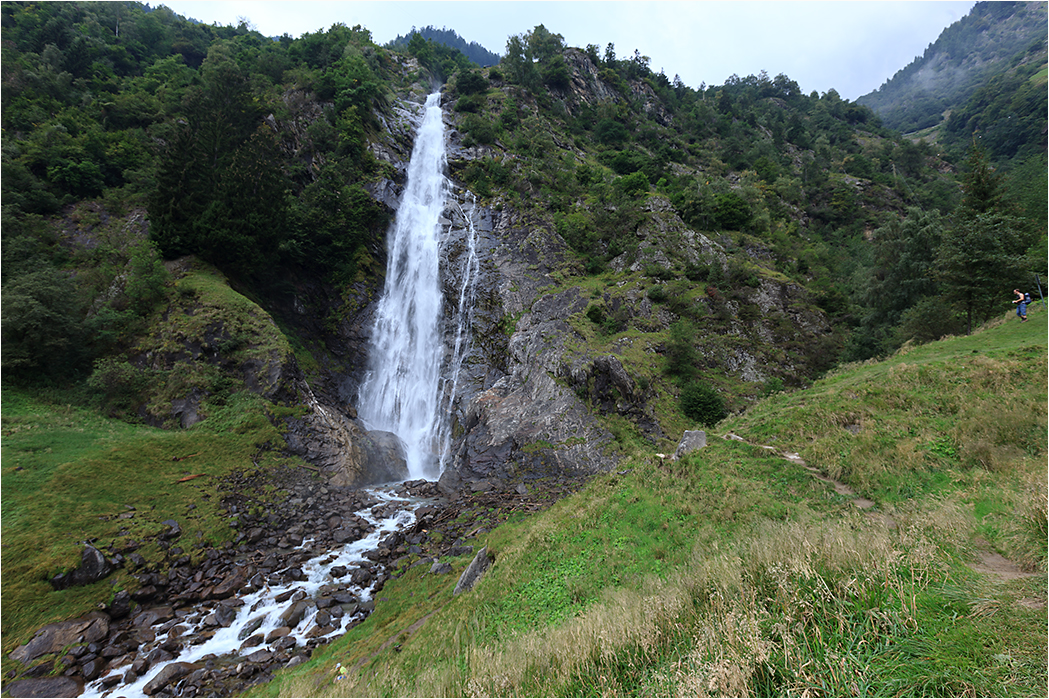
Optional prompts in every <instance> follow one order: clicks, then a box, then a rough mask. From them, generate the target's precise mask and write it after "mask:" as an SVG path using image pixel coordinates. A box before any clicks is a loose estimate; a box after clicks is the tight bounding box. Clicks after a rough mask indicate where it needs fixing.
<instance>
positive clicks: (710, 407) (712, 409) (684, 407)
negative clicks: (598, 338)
mask: <svg viewBox="0 0 1049 699" xmlns="http://www.w3.org/2000/svg"><path fill="white" fill-rule="evenodd" d="M681 412H683V413H684V414H685V416H686V417H688V418H690V419H692V420H695V421H696V422H698V423H700V424H701V425H704V426H705V427H711V426H713V425H716V424H717V423H718V422H720V421H721V420H723V419H725V417H726V416H727V415H728V412H727V411H726V410H725V402H724V401H723V400H721V396H719V395H718V394H717V392H716V391H714V389H712V388H711V387H710V386H708V385H706V384H705V383H701V382H699V381H691V382H689V383H688V384H686V386H685V388H684V389H683V390H682V391H681Z"/></svg>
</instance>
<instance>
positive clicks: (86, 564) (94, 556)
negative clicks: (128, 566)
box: [51, 544, 113, 590]
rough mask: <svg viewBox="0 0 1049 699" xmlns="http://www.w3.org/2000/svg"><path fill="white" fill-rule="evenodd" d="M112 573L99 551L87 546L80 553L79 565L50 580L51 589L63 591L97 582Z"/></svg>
mask: <svg viewBox="0 0 1049 699" xmlns="http://www.w3.org/2000/svg"><path fill="white" fill-rule="evenodd" d="M112 572H113V564H112V563H110V562H109V561H108V560H107V559H106V557H105V556H104V555H103V554H102V552H101V551H99V550H98V549H96V548H95V547H94V546H91V545H90V544H88V545H87V546H85V547H84V550H83V551H81V552H80V565H79V566H78V567H77V568H75V569H73V570H71V571H69V572H68V573H62V574H61V575H56V576H55V577H53V578H51V587H53V588H55V589H56V590H64V589H66V588H67V587H78V586H81V585H90V584H91V583H94V582H98V581H99V580H101V579H102V578H104V577H106V576H107V575H109V574H110V573H112Z"/></svg>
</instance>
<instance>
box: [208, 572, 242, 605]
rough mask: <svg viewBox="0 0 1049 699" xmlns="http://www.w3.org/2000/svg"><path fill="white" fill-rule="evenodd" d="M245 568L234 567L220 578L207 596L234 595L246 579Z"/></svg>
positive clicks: (220, 597) (223, 596)
mask: <svg viewBox="0 0 1049 699" xmlns="http://www.w3.org/2000/svg"><path fill="white" fill-rule="evenodd" d="M247 573H248V571H247V569H246V568H243V567H238V568H236V569H235V570H234V571H233V572H232V573H230V574H229V575H227V576H226V577H224V578H223V579H222V582H220V583H219V584H218V585H216V586H215V587H214V588H213V589H212V591H211V595H210V596H209V597H210V598H211V599H226V598H228V597H231V596H232V595H234V594H235V593H236V592H237V591H238V590H239V589H240V588H242V587H244V583H245V581H246V580H247Z"/></svg>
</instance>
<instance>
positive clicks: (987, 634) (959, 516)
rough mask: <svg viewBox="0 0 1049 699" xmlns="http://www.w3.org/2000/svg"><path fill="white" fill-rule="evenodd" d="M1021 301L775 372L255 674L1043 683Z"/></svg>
mask: <svg viewBox="0 0 1049 699" xmlns="http://www.w3.org/2000/svg"><path fill="white" fill-rule="evenodd" d="M1030 319H1031V320H1030V322H1028V323H1026V324H1023V325H1021V324H1020V322H1019V321H1018V320H1017V319H1016V318H1015V316H1011V315H1010V316H1008V317H1007V318H1002V319H999V320H997V321H993V322H992V323H990V324H989V325H988V326H987V327H985V328H984V329H982V330H981V331H980V332H979V333H976V334H974V335H972V336H971V337H959V338H952V339H948V340H945V341H942V342H938V343H934V344H930V345H926V346H922V347H917V348H913V349H907V350H905V351H903V352H901V353H899V354H897V355H895V356H893V357H892V358H890V359H888V360H887V361H884V362H878V363H865V364H859V365H853V366H848V367H845V368H843V369H841V370H839V371H837V372H835V373H834V374H833V375H831V376H828V377H827V378H825V379H824V380H821V381H819V382H817V383H816V384H815V385H814V386H813V387H812V388H811V389H808V390H805V391H798V392H796V393H790V394H777V395H775V396H773V397H771V398H769V399H767V400H765V401H763V402H761V403H759V404H758V405H756V406H754V407H753V408H752V409H750V410H749V411H748V412H747V413H746V414H744V415H742V416H737V417H733V418H730V419H728V420H726V421H724V422H722V423H720V424H719V425H718V426H717V429H716V430H715V431H714V432H712V434H711V435H710V439H709V444H708V446H707V448H706V449H704V450H702V451H701V452H698V453H695V454H694V455H691V456H688V457H686V458H684V459H682V460H680V461H669V460H661V459H660V458H658V457H656V456H655V455H652V454H644V453H637V454H635V455H634V458H633V459H632V460H630V461H628V462H627V463H625V464H624V466H623V467H622V470H621V471H620V472H617V473H613V474H608V475H605V476H601V477H598V478H596V479H594V480H593V481H592V482H591V483H590V484H589V485H588V487H587V488H585V489H584V490H583V491H582V492H580V493H578V494H576V495H574V496H572V497H570V498H568V499H565V500H562V501H561V502H560V503H558V504H557V505H555V506H554V507H552V508H551V509H549V510H547V511H545V512H543V513H541V514H539V515H535V516H530V517H527V518H517V519H514V518H511V520H510V521H509V522H508V523H507V524H505V525H503V526H501V527H499V528H497V529H496V530H494V531H492V532H490V533H479V534H478V535H477V537H476V541H475V542H474V543H476V544H477V545H478V546H479V545H487V546H489V547H490V550H491V551H493V552H494V555H495V564H494V566H493V567H492V569H491V570H490V571H489V573H488V575H487V576H486V577H485V578H484V579H483V580H482V581H481V582H480V583H479V584H478V586H477V587H476V588H474V590H473V591H471V592H470V593H467V594H464V595H460V596H458V597H454V598H453V597H452V594H451V592H452V588H453V587H454V586H455V582H456V575H457V574H458V573H459V572H461V571H462V570H463V569H464V568H465V566H466V565H467V563H468V562H469V558H468V557H462V558H459V559H455V560H453V561H451V562H452V563H453V567H454V568H455V573H456V575H452V576H443V577H442V576H433V575H429V574H427V573H426V572H425V571H426V570H428V568H429V566H417V567H415V568H411V569H408V570H407V571H406V572H405V573H404V575H403V576H402V577H400V578H397V579H395V580H393V581H391V582H390V583H389V584H387V585H386V587H385V588H384V589H383V591H382V592H381V593H380V596H379V598H378V600H377V605H376V611H375V612H374V614H373V615H372V616H371V617H369V619H368V620H367V621H366V622H365V623H364V624H362V625H360V626H358V627H357V628H355V629H353V630H352V631H351V632H350V633H349V634H347V635H346V636H345V637H344V638H343V639H341V640H339V641H337V642H335V643H334V644H332V645H331V646H329V647H327V648H325V649H322V650H318V651H317V652H316V653H315V654H314V656H313V659H312V660H311V661H310V662H309V663H307V664H305V665H304V666H301V667H299V668H295V669H294V670H292V671H289V672H287V673H286V674H284V675H283V676H281V677H279V678H278V679H277V680H276V681H275V682H273V683H271V684H270V685H268V686H267V687H266V688H256V689H255V690H253V692H254V693H260V692H261V693H267V694H270V695H277V694H279V695H281V696H360V695H384V696H409V695H415V696H445V695H460V696H468V695H474V696H476V695H486V696H502V695H525V696H594V695H598V694H600V695H603V696H607V695H620V696H629V695H644V696H660V695H676V696H680V695H689V696H702V695H732V696H743V695H750V694H754V695H765V696H775V695H781V696H784V695H790V694H801V693H808V694H813V695H836V696H846V695H876V696H889V695H909V696H918V695H956V694H976V695H985V696H996V695H997V696H1000V695H1010V696H1021V695H1029V696H1033V695H1037V696H1044V694H1045V690H1046V680H1047V676H1046V635H1045V624H1046V611H1045V603H1046V574H1045V571H1046V536H1047V532H1046V510H1045V500H1046V492H1047V491H1046V434H1047V432H1046V390H1047V389H1046V338H1047V325H1046V320H1047V314H1046V312H1045V311H1044V309H1043V308H1042V307H1041V306H1040V305H1038V306H1037V307H1035V308H1032V310H1031V315H1030ZM726 434H734V435H737V436H739V437H741V438H742V439H743V440H746V441H741V440H735V439H721V438H720V437H721V436H722V435H726ZM787 453H797V454H800V457H801V459H804V461H805V462H806V463H807V465H808V468H806V463H802V462H800V460H798V459H795V460H790V459H786V458H784V456H783V455H784V454H787ZM813 470H817V471H819V472H820V475H823V476H824V477H828V476H829V477H833V478H836V479H838V480H839V484H838V485H839V487H833V485H832V484H830V483H828V482H826V481H825V480H820V479H818V478H816V477H815V476H814V474H813ZM868 500H869V501H871V502H872V503H873V504H872V505H870V506H867V505H868V504H869V503H868V502H867V501H868ZM860 505H862V506H863V507H861V506H860ZM992 553H997V554H1000V555H1001V556H1002V557H1004V558H1005V559H1008V561H1009V562H1002V560H1000V559H997V558H993V559H992V557H990V554H992ZM995 561H996V562H995Z"/></svg>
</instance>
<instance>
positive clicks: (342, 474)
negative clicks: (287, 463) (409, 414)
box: [285, 383, 408, 487]
mask: <svg viewBox="0 0 1049 699" xmlns="http://www.w3.org/2000/svg"><path fill="white" fill-rule="evenodd" d="M302 390H303V393H304V394H305V397H306V401H307V405H309V407H310V410H311V412H310V413H309V414H308V415H306V416H305V417H302V418H299V419H295V420H289V421H288V423H287V424H288V432H287V434H286V435H285V439H286V441H287V445H288V449H289V450H290V451H291V452H293V453H295V454H298V455H299V456H301V457H302V458H304V459H306V460H307V461H309V462H310V463H311V464H314V465H315V466H317V467H318V468H320V469H321V471H322V472H323V473H324V474H325V475H326V476H327V477H328V480H329V482H330V483H331V484H332V485H334V486H338V487H359V486H363V485H372V484H376V483H391V482H395V481H403V480H405V479H406V478H407V477H408V464H407V461H406V458H405V453H404V445H403V444H402V443H401V441H400V440H399V439H398V438H397V436H396V435H394V434H391V433H389V432H378V431H374V432H369V431H367V430H365V429H364V428H362V427H361V426H360V425H358V424H357V423H355V422H353V421H352V420H350V419H349V418H348V417H346V416H345V415H344V414H343V413H341V412H339V411H337V410H335V409H333V408H331V407H329V406H326V405H323V404H321V403H319V402H318V401H317V400H316V398H314V397H313V394H312V392H310V390H309V387H308V386H306V385H305V383H303V385H302Z"/></svg>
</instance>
